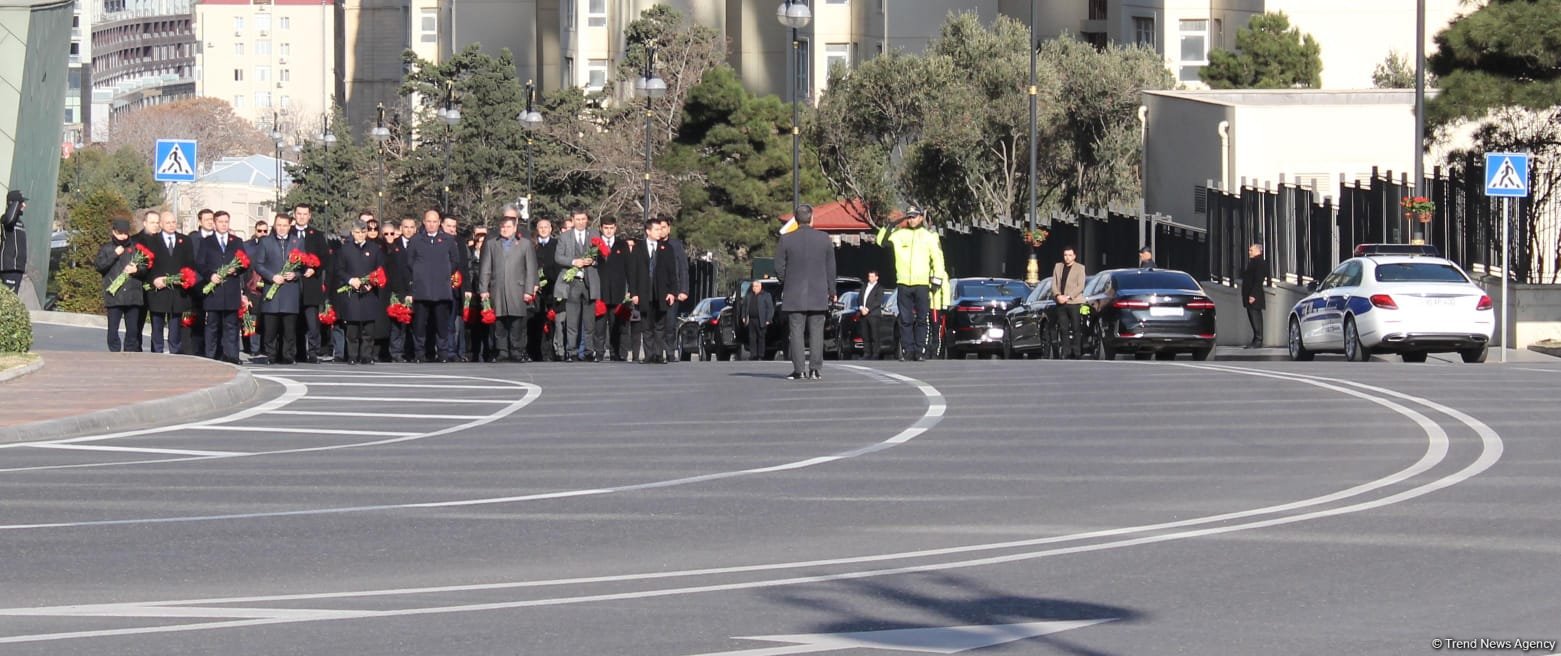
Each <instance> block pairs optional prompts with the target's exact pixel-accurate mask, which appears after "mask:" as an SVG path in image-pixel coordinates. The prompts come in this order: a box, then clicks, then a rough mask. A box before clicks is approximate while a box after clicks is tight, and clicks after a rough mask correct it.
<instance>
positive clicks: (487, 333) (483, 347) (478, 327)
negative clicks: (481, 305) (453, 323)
mask: <svg viewBox="0 0 1561 656" xmlns="http://www.w3.org/2000/svg"><path fill="white" fill-rule="evenodd" d="M478 312H479V310H477V308H472V320H471V321H470V322H468V323H467V324H466V355H468V356H470V357H469V358H468V359H470V360H471V361H472V362H480V361H482V360H483V359H484V358H491V357H494V355H493V332H494V328H493V327H494V326H497V325H499V324H498V322H497V321H495V322H493V323H483V322H482V319H481V318H480V317H479V316H478Z"/></svg>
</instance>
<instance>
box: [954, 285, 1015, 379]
mask: <svg viewBox="0 0 1561 656" xmlns="http://www.w3.org/2000/svg"><path fill="white" fill-rule="evenodd" d="M949 284H951V285H953V286H954V287H953V290H952V291H953V293H952V294H950V295H949V298H950V301H949V305H948V307H946V308H943V311H944V314H943V321H942V322H940V326H939V332H938V341H939V345H940V350H939V354H940V355H942V356H943V357H945V358H950V359H955V360H958V359H961V358H963V357H965V355H966V354H969V353H977V354H980V355H998V354H1000V353H1002V350H1003V343H1004V341H1003V336H1004V335H1006V334H1007V330H1008V318H1007V314H1008V308H1010V307H1012V306H1015V305H1018V304H1020V303H1023V302H1024V300H1025V298H1027V297H1029V295H1030V286H1029V285H1026V284H1024V281H1023V280H1015V279H1013V278H956V279H954V280H951V281H949Z"/></svg>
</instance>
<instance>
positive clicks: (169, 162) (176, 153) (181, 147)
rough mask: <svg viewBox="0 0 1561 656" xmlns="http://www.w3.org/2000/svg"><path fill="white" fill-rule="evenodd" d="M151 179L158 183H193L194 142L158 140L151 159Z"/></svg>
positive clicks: (188, 140)
mask: <svg viewBox="0 0 1561 656" xmlns="http://www.w3.org/2000/svg"><path fill="white" fill-rule="evenodd" d="M152 179H153V180H156V181H158V182H195V140H193V139H158V140H157V154H156V156H155V157H153V159H152Z"/></svg>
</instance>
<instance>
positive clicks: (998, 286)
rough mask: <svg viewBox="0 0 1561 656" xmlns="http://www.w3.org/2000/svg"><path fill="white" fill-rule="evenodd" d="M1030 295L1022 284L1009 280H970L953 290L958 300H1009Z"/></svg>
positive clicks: (1028, 290) (1028, 289) (1027, 288)
mask: <svg viewBox="0 0 1561 656" xmlns="http://www.w3.org/2000/svg"><path fill="white" fill-rule="evenodd" d="M1029 293H1030V288H1029V287H1026V286H1025V285H1024V283H1022V282H1017V281H1011V280H971V281H968V282H961V283H959V285H958V286H956V287H955V288H954V295H955V296H957V297H959V298H987V299H1010V298H1023V297H1025V296H1027V295H1029Z"/></svg>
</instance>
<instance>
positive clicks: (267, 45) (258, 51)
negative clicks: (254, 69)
mask: <svg viewBox="0 0 1561 656" xmlns="http://www.w3.org/2000/svg"><path fill="white" fill-rule="evenodd" d="M270 55H271V40H270V39H261V40H259V41H256V42H255V56H257V57H260V56H267V57H269V56H270Z"/></svg>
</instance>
